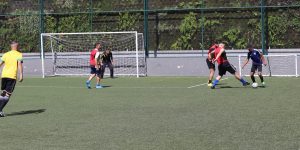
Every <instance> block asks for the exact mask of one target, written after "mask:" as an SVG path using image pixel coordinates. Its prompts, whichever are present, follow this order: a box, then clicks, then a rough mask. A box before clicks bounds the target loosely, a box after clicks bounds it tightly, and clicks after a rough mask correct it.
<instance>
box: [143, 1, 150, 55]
mask: <svg viewBox="0 0 300 150" xmlns="http://www.w3.org/2000/svg"><path fill="white" fill-rule="evenodd" d="M148 33H149V31H148V0H144V37H145V39H144V48H145V54H146V57H149V49H148V48H149V47H148Z"/></svg>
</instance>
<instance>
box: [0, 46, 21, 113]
mask: <svg viewBox="0 0 300 150" xmlns="http://www.w3.org/2000/svg"><path fill="white" fill-rule="evenodd" d="M18 45H19V44H18V43H17V42H15V41H14V42H12V43H11V44H10V47H11V50H10V51H9V52H6V53H5V54H4V55H3V56H2V58H1V60H2V62H1V63H0V67H2V66H3V65H4V67H3V70H2V76H1V78H2V79H1V94H0V117H5V114H4V113H3V108H4V107H5V106H6V104H7V103H8V101H9V99H10V97H11V95H12V93H13V91H14V88H15V85H16V80H17V74H18V71H19V82H22V81H23V64H22V63H23V57H22V53H20V52H19V51H18Z"/></svg>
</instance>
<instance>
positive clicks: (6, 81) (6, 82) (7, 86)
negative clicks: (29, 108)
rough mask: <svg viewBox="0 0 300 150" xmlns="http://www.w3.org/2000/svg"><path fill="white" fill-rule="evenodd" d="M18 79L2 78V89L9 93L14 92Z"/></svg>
mask: <svg viewBox="0 0 300 150" xmlns="http://www.w3.org/2000/svg"><path fill="white" fill-rule="evenodd" d="M16 82H17V80H16V79H11V78H2V80H1V90H2V91H4V90H5V91H6V92H8V93H12V92H13V91H14V89H15V85H16Z"/></svg>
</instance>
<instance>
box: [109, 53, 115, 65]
mask: <svg viewBox="0 0 300 150" xmlns="http://www.w3.org/2000/svg"><path fill="white" fill-rule="evenodd" d="M110 60H111V63H112V64H113V63H114V58H113V54H112V52H110Z"/></svg>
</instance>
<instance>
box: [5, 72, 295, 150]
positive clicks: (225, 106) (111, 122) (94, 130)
mask: <svg viewBox="0 0 300 150" xmlns="http://www.w3.org/2000/svg"><path fill="white" fill-rule="evenodd" d="M85 80H86V78H80V77H78V78H69V77H54V78H46V79H39V78H26V79H25V80H24V82H23V83H18V84H17V86H16V89H15V91H14V95H13V96H12V98H11V101H10V102H9V104H8V106H7V107H6V108H5V109H4V111H5V112H6V114H7V117H5V118H0V149H1V150H2V149H3V150H19V149H22V150H42V149H43V150H102V149H103V150H148V149H151V150H195V149H197V150H202V149H203V150H298V149H299V148H300V79H299V78H293V77H291V78H277V77H272V78H266V79H265V80H266V83H267V87H266V88H257V89H253V88H251V87H250V86H249V87H242V86H241V85H240V83H239V82H238V81H237V80H235V79H234V78H229V79H227V80H224V81H221V82H220V85H219V86H218V88H217V89H214V90H211V89H209V88H208V87H207V86H206V85H203V83H205V82H206V78H196V77H185V78H181V77H180V78H179V77H143V78H116V79H104V80H103V85H105V86H107V87H106V88H103V89H95V88H93V89H90V90H89V89H86V88H85V84H84V83H85ZM248 80H249V79H248ZM257 80H258V79H257ZM188 87H190V88H188Z"/></svg>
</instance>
